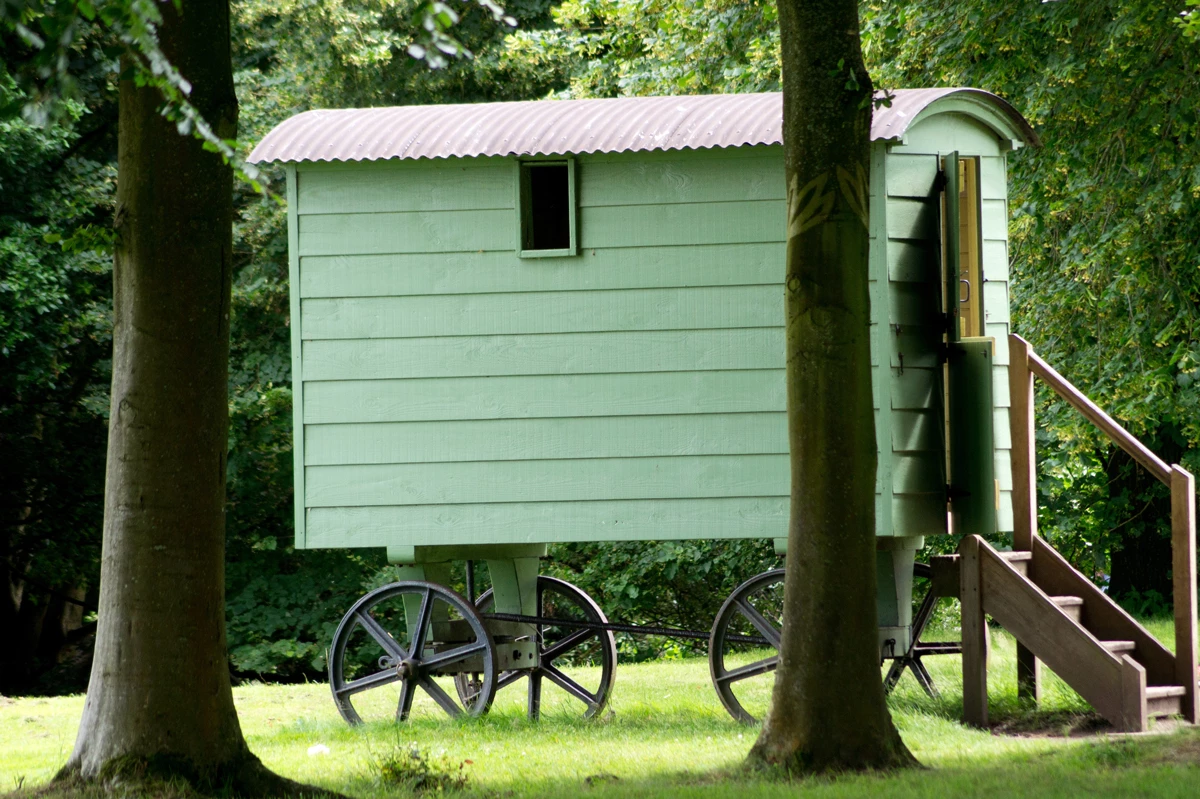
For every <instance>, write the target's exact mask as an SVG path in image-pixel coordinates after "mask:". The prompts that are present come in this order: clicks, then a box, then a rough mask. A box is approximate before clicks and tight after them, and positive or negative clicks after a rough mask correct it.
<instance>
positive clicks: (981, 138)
mask: <svg viewBox="0 0 1200 799" xmlns="http://www.w3.org/2000/svg"><path fill="white" fill-rule="evenodd" d="M1005 146H1006V142H1005V141H1003V140H1001V139H1000V138H999V136H998V135H997V134H996V133H995V132H994V131H993V130H992V129H991V128H990V127H988V126H986V125H984V124H982V123H980V122H978V121H976V120H974V119H971V118H969V117H967V116H964V115H960V114H953V113H947V114H938V115H936V116H932V117H929V118H926V119H923V120H921V121H919V122H917V123H916V124H914V125H913V126H912V127H911V128H910V129H909V130H908V132H907V135H906V136H905V139H904V142H903V143H902V144H901V145H899V146H893V147H892V148H891V150H890V153H889V156H888V159H887V164H886V166H887V175H886V184H887V193H888V201H887V202H888V205H887V228H888V252H889V264H888V269H889V279H890V281H891V287H892V288H891V293H892V297H893V299H892V302H891V305H890V313H891V317H890V319H889V324H890V325H891V326H892V327H893V332H894V328H895V326H896V325H900V326H901V329H902V330H903V331H905V332H907V333H908V334H909V337H908V340H907V341H906V342H905V341H903V339H904V336H903V335H901V336H898V337H897V338H896V343H897V347H898V348H900V349H902V350H903V351H904V354H905V360H904V363H905V369H904V374H903V375H901V374H899V368H898V364H896V363H893V364H892V380H891V384H892V386H893V390H894V391H898V392H900V393H902V394H903V396H902V397H897V396H895V395H894V396H893V402H892V408H893V414H892V416H893V420H894V422H893V430H898V429H901V428H902V423H901V422H900V419H901V417H905V419H906V421H905V422H904V424H906V425H907V428H905V429H911V430H913V433H912V435H910V436H895V435H894V436H893V448H894V449H896V450H897V452H903V455H901V456H900V457H903V458H910V457H911V458H920V459H922V460H925V459H928V458H930V456H931V454H935V453H940V452H941V447H942V446H943V445H942V442H941V439H942V438H943V437H944V434H943V433H942V432H941V431H942V430H943V425H944V423H945V422H944V418H943V416H942V410H941V404H940V403H935V404H932V405H931V404H929V403H928V401H927V398H928V397H929V396H930V392H940V391H941V390H942V388H941V385H942V384H941V376H940V373H941V367H940V365H938V364H937V362H936V357H935V354H936V347H937V345H938V343H940V341H941V333H940V329H938V328H937V327H936V326H935V325H934V324H931V323H929V322H926V323H925V324H921V323H920V318H919V316H918V314H917V313H914V311H916V310H917V309H919V308H922V306H923V305H926V304H927V301H932V302H934V303H936V302H937V298H938V297H939V296H940V281H941V278H940V275H939V273H938V266H937V264H938V262H937V260H936V253H937V249H938V248H939V247H940V238H939V237H940V233H939V229H938V214H939V210H938V207H937V206H938V201H937V200H936V199H931V198H933V197H934V194H933V185H934V180H935V178H936V176H937V170H938V156H939V155H941V154H945V153H949V152H953V151H958V152H959V153H960V154H961V155H963V156H979V161H980V192H981V195H982V215H981V217H980V226H981V228H982V232H983V249H982V261H983V279H984V287H983V308H984V317H985V325H984V334H985V335H987V336H990V337H992V338H993V339H994V340H995V347H996V350H995V359H994V360H993V364H994V366H993V391H992V395H993V397H992V399H993V404H994V406H995V408H994V411H993V424H992V427H993V435H994V444H995V453H994V460H995V474H996V479H997V480H998V482H999V489H1000V503H999V508H998V512H997V527H998V530H999V531H1000V532H1011V531H1012V527H1013V514H1012V460H1011V450H1012V437H1011V431H1010V429H1009V419H1008V408H1009V405H1010V399H1009V391H1008V332H1009V319H1010V317H1009V301H1008V207H1007V200H1008V193H1007V176H1006V174H1005V158H1004V153H1005V151H1006V150H1005ZM922 310H928V309H927V308H922ZM939 310H940V309H939ZM926 318H927V319H928V318H929V317H926ZM910 364H911V366H910ZM901 448H903V449H901ZM934 459H935V460H936V458H934ZM943 471H944V467H943ZM943 497H944V495H943V494H942V493H941V492H936V491H935V492H930V493H921V492H918V491H908V492H902V491H900V490H899V489H897V493H896V496H895V497H894V498H893V506H894V507H898V506H899V505H900V504H903V505H904V507H905V508H906V511H907V512H908V513H909V514H911V516H912V518H913V519H914V522H913V523H914V524H916V523H918V522H917V521H916V520H917V519H920V520H921V521H920V522H919V523H921V524H930V525H932V526H938V527H940V528H941V529H942V530H944V529H945V512H944V498H943Z"/></svg>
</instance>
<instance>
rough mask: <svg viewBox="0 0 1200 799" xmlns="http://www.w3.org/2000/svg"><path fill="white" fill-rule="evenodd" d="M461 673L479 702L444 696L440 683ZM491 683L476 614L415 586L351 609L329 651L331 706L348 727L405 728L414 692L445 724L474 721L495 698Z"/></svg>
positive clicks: (487, 638)
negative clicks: (473, 682) (381, 723)
mask: <svg viewBox="0 0 1200 799" xmlns="http://www.w3.org/2000/svg"><path fill="white" fill-rule="evenodd" d="M406 606H407V612H406ZM466 669H470V670H471V671H472V672H473V673H475V674H477V675H478V686H477V691H476V695H477V697H478V698H479V699H480V700H481V701H480V702H477V703H468V704H464V703H461V702H460V701H458V700H457V699H456V698H454V697H453V696H451V692H449V691H447V690H446V689H447V688H448V687H449V683H450V677H448V676H447V675H450V676H451V677H452V676H453V675H456V674H459V673H461V672H463V671H464V670H466ZM496 676H497V675H496V648H495V645H494V644H493V643H492V637H491V635H489V634H488V631H487V628H486V627H484V624H483V619H481V618H480V617H479V613H478V612H476V610H475V608H474V607H472V606H471V604H470V603H469V602H467V601H466V600H465V599H463V598H462V597H461V596H459V595H458V594H457V593H455V592H454V591H451V590H450V589H449V588H446V587H444V586H441V585H437V584H436V583H426V582H419V581H416V580H411V581H404V582H399V583H392V584H391V585H386V586H384V587H383V588H378V589H376V590H374V591H372V592H370V593H369V594H367V595H366V596H364V597H363V598H362V599H360V600H358V601H357V602H356V603H354V606H353V607H352V608H350V610H349V612H347V613H346V615H345V617H344V618H343V619H342V623H341V624H340V625H338V628H337V632H336V633H334V636H333V646H332V647H330V651H329V687H330V689H331V690H332V691H333V701H334V703H335V704H337V708H338V712H339V713H341V714H342V718H344V719H345V720H346V721H347V722H349V723H350V724H361V723H363V722H364V721H377V720H384V719H387V718H389V717H390V718H393V719H395V720H396V721H404V720H406V719H407V718H408V717H409V714H410V712H412V710H413V702H414V700H415V699H417V694H418V689H420V691H421V692H423V693H425V694H427V695H428V696H429V698H430V699H432V700H433V703H432V706H433V707H440V708H441V709H442V710H443V711H445V712H446V713H447V714H449V715H451V716H459V715H462V714H464V713H465V714H467V715H471V716H478V715H480V714H481V713H482V712H483V711H484V710H485V709H486V708H487V705H488V704H489V703H490V702H491V698H492V697H493V696H494V695H495V693H496V685H497V679H496ZM439 677H440V678H442V680H443V682H444V684H445V687H443V685H440V684H439V683H438V681H437V679H435V678H439Z"/></svg>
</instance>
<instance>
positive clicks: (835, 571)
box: [750, 0, 916, 773]
mask: <svg viewBox="0 0 1200 799" xmlns="http://www.w3.org/2000/svg"><path fill="white" fill-rule="evenodd" d="M778 5H779V24H780V32H781V35H782V36H781V38H782V50H783V53H782V55H783V129H784V154H785V159H786V170H787V185H788V240H787V241H788V245H787V278H786V282H785V297H786V312H787V387H788V436H789V443H790V446H791V466H792V488H791V490H792V503H791V508H792V511H791V521H790V526H789V530H788V559H787V578H786V581H785V588H784V591H785V599H784V602H785V612H784V624H783V634H782V636H783V640H782V645H781V647H780V662H779V669H778V671H777V673H776V678H775V690H774V693H773V695H772V699H771V709H770V711H769V712H768V714H767V718H766V721H765V723H764V724H763V729H762V732H761V734H760V735H759V738H758V741H757V742H756V743H755V745H754V748H753V749H752V750H751V752H750V762H751V763H754V764H760V765H762V764H765V765H769V766H774V767H779V768H783V769H786V770H787V771H789V772H793V773H807V772H826V771H840V770H851V769H868V768H869V769H889V768H896V767H899V766H904V765H909V764H913V763H915V762H916V761H915V760H914V759H913V757H912V755H911V754H910V753H909V751H908V749H907V748H905V746H904V743H903V742H902V741H901V740H900V736H899V734H898V733H897V732H896V728H895V726H894V725H893V724H892V719H891V716H890V715H889V713H888V709H887V705H886V703H885V700H884V693H883V684H882V680H881V677H880V671H879V646H878V642H877V632H876V627H877V621H876V610H875V468H876V460H877V450H876V444H875V425H874V411H873V407H872V401H871V365H870V364H871V353H870V342H869V338H868V331H869V322H870V301H869V298H868V294H867V280H868V272H867V253H868V227H867V226H868V220H867V212H868V202H867V194H868V189H867V180H868V174H869V167H870V124H871V98H872V89H871V81H870V78H869V76H868V75H867V72H866V69H865V68H864V66H863V61H862V51H861V48H860V44H859V23H858V6H857V3H856V2H855V0H779V4H778Z"/></svg>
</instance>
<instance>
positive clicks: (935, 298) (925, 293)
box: [888, 282, 942, 328]
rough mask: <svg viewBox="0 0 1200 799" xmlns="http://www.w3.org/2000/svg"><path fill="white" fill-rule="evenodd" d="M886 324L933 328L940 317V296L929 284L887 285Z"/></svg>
mask: <svg viewBox="0 0 1200 799" xmlns="http://www.w3.org/2000/svg"><path fill="white" fill-rule="evenodd" d="M888 306H889V308H888V322H889V323H890V324H893V325H900V326H901V327H902V328H903V327H908V326H910V325H911V326H914V327H923V326H933V325H936V324H937V322H938V320H939V319H940V318H941V316H942V295H941V292H940V291H938V287H937V286H936V285H933V284H930V283H899V282H891V283H889V285H888Z"/></svg>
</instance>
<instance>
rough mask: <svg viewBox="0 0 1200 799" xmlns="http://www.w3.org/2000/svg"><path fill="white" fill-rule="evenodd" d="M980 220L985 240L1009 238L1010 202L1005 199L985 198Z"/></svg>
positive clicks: (1004, 239)
mask: <svg viewBox="0 0 1200 799" xmlns="http://www.w3.org/2000/svg"><path fill="white" fill-rule="evenodd" d="M979 221H980V223H981V224H980V227H982V228H983V238H984V241H1007V240H1008V203H1006V202H1005V201H1004V200H984V201H983V213H982V215H981V216H980V220H979Z"/></svg>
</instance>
